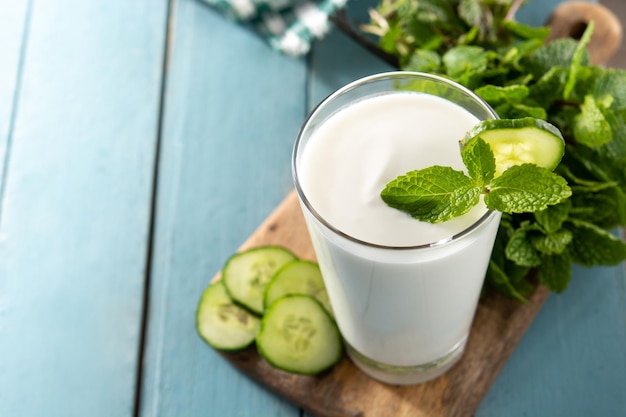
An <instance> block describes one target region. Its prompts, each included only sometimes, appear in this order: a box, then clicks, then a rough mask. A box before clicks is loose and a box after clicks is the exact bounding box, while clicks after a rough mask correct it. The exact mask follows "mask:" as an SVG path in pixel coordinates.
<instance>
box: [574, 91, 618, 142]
mask: <svg viewBox="0 0 626 417" xmlns="http://www.w3.org/2000/svg"><path fill="white" fill-rule="evenodd" d="M600 106H601V105H600V104H599V103H597V102H596V100H595V99H594V98H593V96H591V95H587V96H585V102H584V103H583V105H582V106H580V110H581V112H580V114H579V115H578V116H576V117H575V118H574V138H575V139H576V141H577V142H578V143H582V144H583V145H586V146H589V147H592V148H593V147H596V146H601V145H604V144H606V143H608V142H610V141H611V140H613V132H612V130H611V125H610V124H609V122H608V121H607V120H606V118H605V117H604V114H602V110H601V107H600Z"/></svg>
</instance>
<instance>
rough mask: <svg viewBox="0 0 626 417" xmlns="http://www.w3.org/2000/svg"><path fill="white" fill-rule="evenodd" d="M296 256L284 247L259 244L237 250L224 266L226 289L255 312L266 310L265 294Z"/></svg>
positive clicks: (223, 275)
mask: <svg viewBox="0 0 626 417" xmlns="http://www.w3.org/2000/svg"><path fill="white" fill-rule="evenodd" d="M294 259H296V256H295V255H294V254H293V253H291V252H290V251H288V250H287V249H285V248H283V247H281V246H260V247H256V248H252V249H248V250H245V251H243V252H239V253H236V254H235V255H233V256H231V257H230V259H228V261H227V262H226V265H224V268H223V270H222V279H223V280H224V285H225V286H226V291H228V294H229V295H230V297H231V298H232V299H233V300H234V301H235V302H237V303H239V304H241V305H243V306H245V307H246V308H248V309H250V311H252V312H253V313H256V314H259V315H260V314H262V313H263V293H264V291H265V287H266V285H267V283H268V282H269V281H270V280H271V279H272V277H273V276H274V273H276V271H278V270H279V269H280V268H281V267H282V266H283V265H285V264H286V263H287V262H290V261H293V260H294Z"/></svg>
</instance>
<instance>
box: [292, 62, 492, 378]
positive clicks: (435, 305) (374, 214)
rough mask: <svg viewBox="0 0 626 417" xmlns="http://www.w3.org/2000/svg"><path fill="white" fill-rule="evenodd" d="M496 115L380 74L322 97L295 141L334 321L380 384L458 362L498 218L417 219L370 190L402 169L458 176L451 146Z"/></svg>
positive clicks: (455, 90) (297, 172)
mask: <svg viewBox="0 0 626 417" xmlns="http://www.w3.org/2000/svg"><path fill="white" fill-rule="evenodd" d="M494 118H497V115H496V113H495V112H494V111H493V110H492V109H491V108H490V107H489V106H488V105H487V104H486V103H485V102H484V101H482V100H481V99H480V98H479V97H477V96H476V95H474V94H473V93H472V92H471V91H469V90H467V89H466V88H464V87H462V86H460V85H458V84H456V83H453V82H451V81H449V80H446V79H444V78H440V77H437V76H433V75H428V74H422V73H411V72H390V73H383V74H378V75H374V76H370V77H366V78H363V79H361V80H357V81H355V82H353V83H351V84H349V85H347V86H346V87H344V88H342V89H340V90H338V91H337V92H335V93H334V94H332V95H331V96H329V97H328V98H327V99H325V100H324V101H323V102H322V103H321V104H320V105H319V106H318V107H317V108H316V109H315V110H314V111H313V112H312V114H311V115H310V116H309V117H308V119H307V120H306V122H305V123H304V125H303V127H302V129H301V131H300V133H299V135H298V138H297V141H296V144H295V147H294V153H293V160H292V164H293V165H292V168H293V178H294V182H295V187H296V190H297V193H298V196H299V199H300V203H301V207H302V210H303V213H304V217H305V219H306V223H307V227H308V230H309V233H310V236H311V240H312V243H313V247H314V249H315V253H316V256H317V259H318V262H319V264H320V268H321V271H322V274H323V276H324V281H325V283H326V287H327V290H328V293H329V297H330V300H331V304H332V307H333V310H334V314H335V317H336V320H337V324H338V326H339V329H340V331H341V334H342V336H343V338H344V340H345V343H346V349H347V352H348V354H349V355H350V357H351V359H352V360H353V362H354V363H355V364H356V365H357V366H358V367H359V368H360V369H361V370H363V371H364V372H365V373H367V374H369V375H370V376H372V377H374V378H376V379H378V380H380V381H383V382H387V383H391V384H413V383H420V382H424V381H427V380H429V379H432V378H435V377H437V376H439V375H441V374H442V373H444V372H445V371H446V370H448V369H449V368H450V367H451V366H453V365H454V364H455V363H456V362H457V361H458V359H459V358H460V357H461V356H462V354H463V351H464V349H465V345H466V342H467V338H468V333H469V329H470V326H471V323H472V320H473V317H474V313H475V310H476V305H477V302H478V298H479V294H480V290H481V287H482V283H483V280H484V276H485V273H486V269H487V265H488V262H489V257H490V254H491V250H492V247H493V242H494V240H495V235H496V232H497V228H498V224H499V220H500V214H499V213H497V212H492V211H489V210H487V209H486V207H485V206H484V204H482V203H481V204H480V205H479V206H477V207H476V208H474V209H472V211H470V212H469V213H468V214H466V215H463V216H462V217H460V218H456V219H453V220H450V221H447V222H442V223H437V224H431V223H424V222H420V221H418V220H415V219H413V218H411V217H410V216H409V215H408V214H406V213H404V212H401V211H399V210H395V209H393V208H390V207H388V206H387V205H386V204H385V203H384V202H383V201H382V199H381V197H380V192H381V191H382V189H383V188H384V186H385V184H386V183H387V182H389V181H391V180H393V179H394V178H396V177H397V176H398V175H402V174H404V173H406V172H407V171H410V170H414V169H420V168H425V167H427V166H431V165H445V166H452V167H455V168H457V169H463V164H462V160H461V157H460V150H459V144H458V140H460V139H461V138H462V137H463V135H464V133H465V132H466V131H467V130H469V129H470V128H471V127H472V126H473V125H475V124H476V123H477V122H478V121H479V120H485V119H494Z"/></svg>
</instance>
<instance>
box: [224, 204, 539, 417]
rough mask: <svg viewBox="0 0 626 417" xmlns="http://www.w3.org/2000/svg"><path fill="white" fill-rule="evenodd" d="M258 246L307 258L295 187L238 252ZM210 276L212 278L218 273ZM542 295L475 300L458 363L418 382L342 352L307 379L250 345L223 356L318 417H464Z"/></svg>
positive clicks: (523, 329) (309, 250) (524, 327)
mask: <svg viewBox="0 0 626 417" xmlns="http://www.w3.org/2000/svg"><path fill="white" fill-rule="evenodd" d="M261 245H282V246H285V247H287V248H289V249H291V250H292V251H293V252H294V253H295V254H296V255H298V256H300V257H302V258H305V259H312V260H315V257H314V252H313V249H312V247H311V244H310V240H309V235H308V232H307V229H306V225H305V222H304V217H303V216H302V212H301V211H300V206H299V203H298V199H297V196H296V194H295V192H292V193H291V194H290V195H289V196H288V197H287V198H286V199H285V200H284V201H283V202H282V203H281V205H280V206H279V207H278V208H277V209H276V210H275V211H274V212H273V213H272V214H271V215H270V216H269V217H268V218H267V220H265V221H264V222H263V224H261V225H260V226H259V228H258V229H257V230H256V231H255V232H254V233H253V234H252V236H251V237H250V238H249V239H248V240H247V241H246V242H245V243H244V244H243V245H242V246H241V248H240V250H244V249H247V248H251V247H256V246H261ZM214 279H219V274H218V275H216V276H215V278H214ZM547 296H548V291H547V290H546V289H545V288H544V287H539V288H538V289H537V290H536V291H535V292H534V294H532V296H531V297H530V298H529V303H528V304H521V303H519V302H516V301H514V300H511V299H508V298H506V297H503V296H500V295H497V294H489V295H488V296H487V297H485V299H484V300H482V301H481V302H480V304H479V307H478V310H477V312H476V316H475V319H474V323H473V325H472V329H471V333H470V338H469V341H468V345H467V350H466V352H465V354H464V355H463V358H462V359H461V361H460V362H459V363H458V364H457V365H455V366H454V367H453V368H452V369H451V370H450V371H449V372H447V373H446V374H445V375H443V376H442V377H439V378H437V379H435V380H433V381H430V382H427V383H424V384H419V385H413V386H391V385H386V384H382V383H380V382H377V381H375V380H373V379H371V378H369V377H367V376H366V375H365V374H363V373H362V372H361V371H359V370H358V369H357V368H356V366H354V365H353V364H352V362H351V361H350V360H349V359H347V356H344V359H343V360H342V361H341V362H340V363H339V365H337V366H336V367H334V368H333V369H331V370H330V371H329V372H327V373H324V374H323V375H320V376H315V377H311V376H300V375H295V374H290V373H287V372H283V371H280V370H278V369H275V368H273V367H271V366H270V365H268V364H267V363H266V362H265V361H264V360H263V359H262V358H261V357H260V356H259V355H258V353H257V352H256V349H255V348H254V347H252V348H249V349H247V350H245V351H243V352H239V353H234V354H230V353H223V356H224V358H226V359H227V360H228V361H229V362H230V363H232V364H233V365H234V366H235V367H236V368H238V369H240V370H241V371H242V372H244V373H245V374H247V375H249V376H251V377H252V378H254V379H256V380H258V381H259V382H261V383H262V384H264V385H265V386H267V387H268V388H270V389H271V390H273V391H275V392H277V393H279V394H280V395H282V396H284V397H285V398H287V399H289V400H290V401H292V402H294V403H295V404H298V405H300V406H301V407H302V408H304V409H305V410H306V411H307V412H309V413H311V414H313V415H315V416H319V417H357V416H358V417H439V416H441V417H444V416H447V417H461V416H471V415H473V413H474V411H475V410H476V408H477V407H478V405H479V403H480V401H481V400H482V398H483V396H484V394H485V393H486V392H487V390H488V389H489V387H490V386H491V384H492V383H493V381H494V380H495V378H496V376H497V374H498V372H499V371H500V369H501V368H502V366H503V365H504V364H505V362H506V361H507V359H508V357H509V356H510V354H511V353H512V352H513V349H514V348H515V346H516V345H517V344H518V342H519V341H520V339H521V338H522V336H523V334H524V333H525V332H526V330H527V328H528V327H529V325H530V324H531V322H532V321H533V319H534V317H535V315H536V314H537V312H538V311H539V310H540V308H541V306H542V305H543V303H544V301H545V300H546V298H547ZM331 399H332V400H331Z"/></svg>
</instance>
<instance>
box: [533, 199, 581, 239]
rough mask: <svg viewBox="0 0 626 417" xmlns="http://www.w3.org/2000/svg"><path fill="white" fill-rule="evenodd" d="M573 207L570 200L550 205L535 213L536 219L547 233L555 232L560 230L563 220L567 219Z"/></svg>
mask: <svg viewBox="0 0 626 417" xmlns="http://www.w3.org/2000/svg"><path fill="white" fill-rule="evenodd" d="M571 207H572V204H571V202H570V201H569V200H565V201H564V202H562V203H559V204H555V205H553V206H548V207H547V208H546V209H544V210H541V211H537V212H535V213H534V216H535V220H537V224H539V226H540V227H541V228H542V229H543V231H544V232H545V233H547V234H550V233H554V232H556V231H558V230H560V229H561V227H562V226H563V222H565V220H567V218H568V216H569V213H570V209H571Z"/></svg>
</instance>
